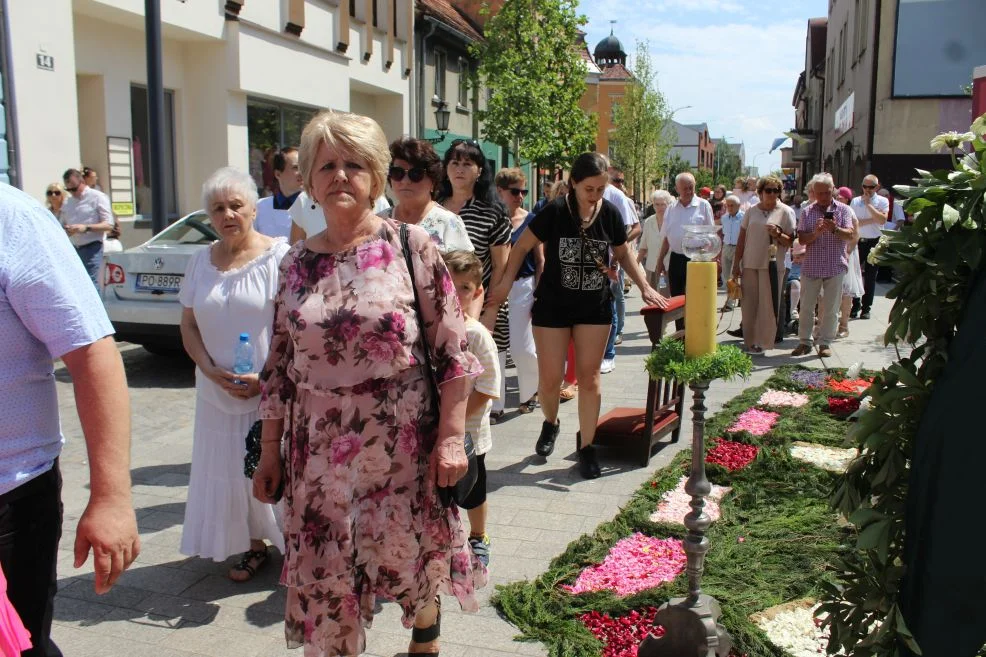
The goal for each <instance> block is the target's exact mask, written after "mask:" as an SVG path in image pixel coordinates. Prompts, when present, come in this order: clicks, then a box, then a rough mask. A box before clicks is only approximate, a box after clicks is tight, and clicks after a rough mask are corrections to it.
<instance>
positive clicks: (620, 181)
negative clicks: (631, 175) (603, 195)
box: [613, 178, 626, 185]
mask: <svg viewBox="0 0 986 657" xmlns="http://www.w3.org/2000/svg"><path fill="white" fill-rule="evenodd" d="M624 182H626V179H625V178H613V184H614V185H622V184H623V183H624Z"/></svg>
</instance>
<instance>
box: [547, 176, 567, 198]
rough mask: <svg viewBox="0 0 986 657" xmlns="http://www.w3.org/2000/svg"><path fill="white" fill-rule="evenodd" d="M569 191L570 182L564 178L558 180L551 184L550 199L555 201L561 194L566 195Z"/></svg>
mask: <svg viewBox="0 0 986 657" xmlns="http://www.w3.org/2000/svg"><path fill="white" fill-rule="evenodd" d="M567 193H568V183H567V182H566V181H564V180H557V181H555V184H553V185H552V186H551V193H550V194H548V200H549V201H554V200H555V199H556V198H558V197H559V196H564V195H565V194H567Z"/></svg>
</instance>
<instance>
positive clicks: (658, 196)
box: [650, 189, 674, 207]
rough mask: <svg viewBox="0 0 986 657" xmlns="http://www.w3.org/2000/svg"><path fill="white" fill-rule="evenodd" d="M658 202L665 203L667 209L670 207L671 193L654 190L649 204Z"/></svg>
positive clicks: (671, 201) (671, 202) (672, 201)
mask: <svg viewBox="0 0 986 657" xmlns="http://www.w3.org/2000/svg"><path fill="white" fill-rule="evenodd" d="M658 200H661V201H664V202H665V203H667V205H668V207H671V205H672V204H673V203H674V197H673V196H671V192H669V191H668V190H666V189H655V190H654V192H653V193H652V194H651V195H650V202H651V203H653V202H654V201H658Z"/></svg>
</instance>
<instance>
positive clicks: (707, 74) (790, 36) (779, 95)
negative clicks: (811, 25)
mask: <svg viewBox="0 0 986 657" xmlns="http://www.w3.org/2000/svg"><path fill="white" fill-rule="evenodd" d="M737 9H739V10H741V12H740V13H733V12H735V11H737ZM749 9H750V6H749V5H745V6H741V5H740V4H739V3H738V2H735V1H734V0H690V1H688V2H669V1H666V0H623V1H618V0H584V1H583V2H582V4H581V5H580V10H581V11H582V12H583V13H585V14H586V16H587V17H588V18H589V24H588V26H587V27H586V28H585V29H586V30H587V32H588V35H587V37H586V38H587V40H588V41H589V48H590V50H591V49H592V48H594V47H595V44H596V42H597V41H598V40H599V39H601V38H602V37H603V36H605V35H607V34H608V33H609V29H610V26H609V25H608V21H609V20H610V19H612V18H618V19H620V20H619V23H617V24H616V26H615V28H616V29H615V33H616V36H617V37H619V39H620V41H621V42H622V43H623V47H624V49H625V50H626V51H627V52H629V53H630V54H631V56H632V55H633V53H634V52H635V51H636V41H638V40H639V41H647V42H648V44H649V49H650V56H651V62H652V64H653V66H654V68H655V69H656V70H657V74H658V79H657V82H658V86H659V87H660V90H661V91H662V92H663V93H664V94H665V96H666V97H667V99H668V103H669V105H670V106H671V107H672V108H676V107H681V106H685V105H691V106H692V107H691V108H690V109H684V110H681V111H680V112H678V113H677V114H676V115H675V119H676V120H677V121H679V122H682V123H702V122H704V123H707V124H708V125H709V130H710V132H711V133H712V136H714V137H721V136H725V137H727V138H728V140H729V141H730V142H735V141H743V142H744V143H745V145H746V153H747V163H748V164H753V163H754V162H753V160H754V157H756V156H757V154H758V153H764V154H763V155H761V156H760V157H757V158H756V164H757V166H759V167H760V169H761V171H767V170H771V169H775V168H778V167H779V166H780V154H779V152H774V153H773V154H771V155H767V154H766V151H767V150H768V149H769V148H770V145H771V142H772V141H773V140H774V139H775V138H777V137H780V136H782V135H781V133H782V132H784V131H787V130H790V129H791V128H792V127H793V126H794V108H793V107H792V106H791V99H792V96H793V95H794V86H795V84H796V83H797V80H798V75H799V74H800V73H801V71H802V70H803V68H804V50H805V33H806V30H807V27H808V19H809V18H812V17H814V16H824V15H825V12H826V0H800V1H799V2H791V3H785V7H784V13H783V17H780V16H778V13H779V12H778V10H776V9H772V10H770V11H766V10H765V11H754V12H750V11H748V10H749ZM765 9H766V8H765ZM671 10H674V11H671Z"/></svg>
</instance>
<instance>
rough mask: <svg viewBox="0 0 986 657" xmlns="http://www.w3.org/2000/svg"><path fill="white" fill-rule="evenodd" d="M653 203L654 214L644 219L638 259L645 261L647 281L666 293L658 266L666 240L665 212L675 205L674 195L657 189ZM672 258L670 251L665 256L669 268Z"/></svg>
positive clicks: (653, 195)
mask: <svg viewBox="0 0 986 657" xmlns="http://www.w3.org/2000/svg"><path fill="white" fill-rule="evenodd" d="M651 204H652V205H653V206H654V214H652V215H651V216H649V217H647V219H645V220H644V227H643V229H642V232H641V235H640V248H639V250H638V252H637V255H638V258H637V260H638V261H639V262H642V263H644V270H645V271H646V272H647V282H648V283H650V286H651V287H652V288H654V289H655V290H657V291H658V292H660V293H661V294H666V293H667V290H662V289H661V288H660V286H659V285H658V283H659V279H660V276H659V275H658V271H660V267H658V266H657V257H658V255H660V253H661V244H662V243H663V242H664V213H665V212H667V211H668V208H670V207H671V206H672V205H674V197H673V196H671V193H670V192H668V191H667V190H665V189H655V190H654V193H653V194H651ZM670 259H671V254H670V253H669V254H668V255H667V256H665V258H664V268H665V269H667V267H668V261H669V260H670Z"/></svg>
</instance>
